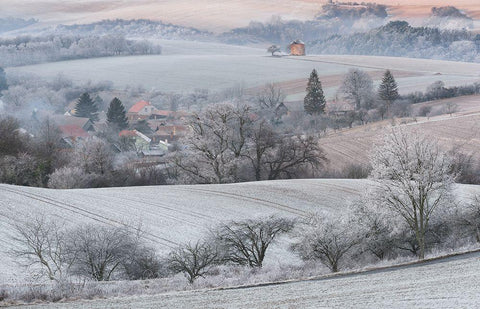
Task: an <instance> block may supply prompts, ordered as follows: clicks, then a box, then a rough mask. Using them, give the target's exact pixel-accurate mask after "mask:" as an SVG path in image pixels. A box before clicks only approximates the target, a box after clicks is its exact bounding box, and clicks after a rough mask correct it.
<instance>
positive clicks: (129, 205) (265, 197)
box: [0, 180, 365, 283]
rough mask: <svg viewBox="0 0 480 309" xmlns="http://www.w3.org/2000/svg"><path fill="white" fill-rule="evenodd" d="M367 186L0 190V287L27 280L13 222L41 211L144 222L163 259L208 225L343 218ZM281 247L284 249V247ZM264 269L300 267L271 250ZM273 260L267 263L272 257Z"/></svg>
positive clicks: (88, 219) (80, 219) (306, 183)
mask: <svg viewBox="0 0 480 309" xmlns="http://www.w3.org/2000/svg"><path fill="white" fill-rule="evenodd" d="M364 186H365V182H364V181H356V180H295V181H269V182H257V183H244V184H232V185H208V186H206V185H198V186H158V187H128V188H106V189H82V190H49V189H40V188H29V187H16V186H9V185H0V242H1V245H2V250H0V258H1V260H2V263H1V265H0V283H7V282H13V281H15V280H17V281H18V280H21V279H22V278H20V276H19V275H18V271H19V266H18V265H17V264H16V263H15V262H14V261H13V259H12V257H11V256H9V254H8V251H9V250H10V249H11V248H13V247H12V246H13V245H14V244H13V243H12V240H11V236H12V233H13V230H12V223H14V222H15V221H16V220H18V219H19V218H28V216H31V215H32V214H35V213H43V214H46V215H52V216H55V217H58V218H59V220H66V221H67V222H69V223H71V224H72V225H74V224H78V223H103V224H108V225H119V224H127V225H129V226H132V227H133V226H136V225H137V224H138V223H139V222H141V223H142V226H143V229H144V230H145V231H146V232H147V234H146V237H145V238H146V240H147V242H149V243H151V244H152V245H153V246H154V247H155V248H156V249H157V250H158V251H159V253H167V252H168V251H169V250H170V249H171V248H172V247H175V246H176V245H177V244H179V243H183V242H187V241H195V240H197V239H199V238H200V237H202V236H203V235H204V233H205V232H207V229H208V228H209V227H213V226H215V225H216V224H218V223H219V222H222V221H225V220H233V219H244V218H254V217H258V216H264V215H271V214H276V215H279V216H289V217H302V216H305V215H307V214H308V213H310V212H317V211H335V212H341V211H342V208H344V207H346V205H348V203H349V201H352V200H354V199H355V198H357V197H358V196H359V195H360V194H362V193H363V190H364ZM278 247H281V246H278ZM269 256H270V257H271V259H270V260H269V261H266V263H278V262H286V261H289V259H290V260H291V261H292V262H295V261H294V260H293V259H294V257H293V255H291V254H289V252H286V249H285V248H278V249H277V248H272V254H270V255H269ZM267 259H268V257H267Z"/></svg>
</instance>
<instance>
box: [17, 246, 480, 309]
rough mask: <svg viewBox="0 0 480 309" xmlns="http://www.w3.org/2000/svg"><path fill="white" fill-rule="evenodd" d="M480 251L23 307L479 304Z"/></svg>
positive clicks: (436, 306) (261, 306)
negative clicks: (255, 283)
mask: <svg viewBox="0 0 480 309" xmlns="http://www.w3.org/2000/svg"><path fill="white" fill-rule="evenodd" d="M479 257H480V254H479V253H473V254H467V255H464V256H458V257H453V258H448V259H444V260H438V261H433V262H429V263H426V264H420V265H413V266H404V267H399V268H391V269H386V270H381V271H372V272H367V273H364V274H356V275H347V276H339V277H337V278H330V279H328V278H327V279H323V280H317V281H299V282H292V283H284V284H279V285H271V286H263V287H251V288H243V289H231V290H200V291H191V292H174V293H166V294H159V295H154V296H138V297H128V298H114V299H100V300H93V301H79V302H72V303H64V304H61V303H53V304H48V305H38V306H22V307H26V308H47V307H48V308H72V309H73V308H265V309H266V308H477V307H478V304H479V303H480V293H479V291H480V283H479V282H480V272H478V269H479V268H480V258H479Z"/></svg>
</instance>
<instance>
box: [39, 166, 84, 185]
mask: <svg viewBox="0 0 480 309" xmlns="http://www.w3.org/2000/svg"><path fill="white" fill-rule="evenodd" d="M91 179H92V177H91V176H90V175H89V174H86V173H85V172H84V171H83V170H82V169H81V168H79V167H68V166H66V167H62V168H59V169H57V170H56V171H55V172H53V173H52V174H51V175H50V180H49V181H48V187H49V188H52V189H75V188H85V187H87V186H88V184H89V183H90V181H91Z"/></svg>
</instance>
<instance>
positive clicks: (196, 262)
mask: <svg viewBox="0 0 480 309" xmlns="http://www.w3.org/2000/svg"><path fill="white" fill-rule="evenodd" d="M218 257H219V253H218V251H217V248H216V247H215V245H213V244H211V243H209V242H207V241H197V242H196V243H195V244H194V245H192V244H190V243H188V244H185V245H182V246H179V247H178V248H177V249H175V250H174V251H172V252H171V253H170V255H169V256H168V266H169V268H170V269H171V270H173V271H174V272H177V273H178V272H183V273H184V274H185V275H186V276H187V279H188V282H189V283H190V284H192V283H193V282H194V281H195V279H197V278H199V277H204V276H205V275H206V274H208V273H209V271H210V270H211V268H212V267H213V266H214V265H215V264H216V263H217V262H218Z"/></svg>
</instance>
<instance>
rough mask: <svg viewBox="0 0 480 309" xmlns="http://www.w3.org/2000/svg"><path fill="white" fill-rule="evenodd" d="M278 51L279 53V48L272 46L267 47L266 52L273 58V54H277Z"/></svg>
mask: <svg viewBox="0 0 480 309" xmlns="http://www.w3.org/2000/svg"><path fill="white" fill-rule="evenodd" d="M279 51H280V47H279V46H277V45H272V46H270V47H268V49H267V52H269V53H271V54H272V56H274V55H275V53H278V52H279Z"/></svg>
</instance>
